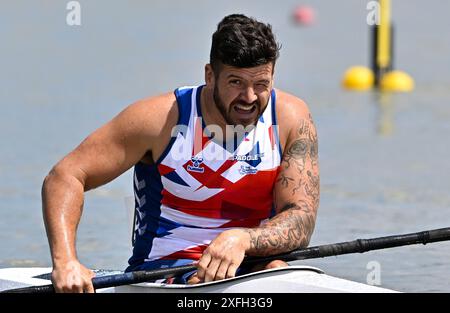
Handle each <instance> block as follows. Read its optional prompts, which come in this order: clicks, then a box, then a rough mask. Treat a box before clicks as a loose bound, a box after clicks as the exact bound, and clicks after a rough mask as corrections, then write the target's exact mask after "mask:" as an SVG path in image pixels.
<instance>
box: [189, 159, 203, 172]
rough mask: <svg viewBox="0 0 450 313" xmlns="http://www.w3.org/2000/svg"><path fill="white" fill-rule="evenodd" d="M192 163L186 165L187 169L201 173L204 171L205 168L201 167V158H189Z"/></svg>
mask: <svg viewBox="0 0 450 313" xmlns="http://www.w3.org/2000/svg"><path fill="white" fill-rule="evenodd" d="M191 162H192V165H188V166H187V170H188V171H191V172H197V173H203V172H205V168H204V167H201V164H202V163H203V158H199V157H195V156H193V157H192V158H191Z"/></svg>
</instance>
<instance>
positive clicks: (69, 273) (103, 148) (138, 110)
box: [42, 95, 177, 292]
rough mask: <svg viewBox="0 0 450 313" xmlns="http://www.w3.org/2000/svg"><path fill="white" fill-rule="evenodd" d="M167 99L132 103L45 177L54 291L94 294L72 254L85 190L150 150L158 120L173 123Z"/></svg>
mask: <svg viewBox="0 0 450 313" xmlns="http://www.w3.org/2000/svg"><path fill="white" fill-rule="evenodd" d="M170 101H172V102H173V100H172V99H171V96H169V95H167V96H161V97H159V98H157V99H155V100H146V101H141V102H138V103H136V104H133V105H131V106H130V107H128V108H127V109H125V110H124V111H123V112H121V113H120V114H119V115H118V116H117V117H115V118H114V119H113V120H111V121H110V122H109V123H107V124H106V125H104V126H103V127H101V128H99V129H98V130H96V131H95V132H94V133H92V134H91V135H90V136H89V137H87V138H86V139H85V140H84V141H83V142H82V143H81V144H80V145H79V146H78V147H77V148H76V149H75V150H73V151H72V152H71V153H70V154H68V155H67V156H66V157H64V158H63V159H62V160H61V161H60V162H58V164H57V165H55V166H54V167H53V169H52V170H51V171H50V173H49V174H48V175H47V177H46V178H45V180H44V184H43V187H42V208H43V215H44V222H45V226H46V231H47V236H48V241H49V245H50V250H51V255H52V262H53V269H54V271H53V276H52V280H53V282H54V285H55V287H56V289H57V291H78V292H82V291H83V289H84V290H88V291H92V286H91V284H90V278H91V277H92V273H90V271H88V270H87V269H86V268H84V267H83V266H81V265H80V264H79V262H78V260H77V256H76V250H75V239H76V230H77V227H78V223H79V221H80V217H81V214H82V210H83V199H84V192H85V191H88V190H90V189H93V188H96V187H98V186H101V185H103V184H106V183H108V182H109V181H111V180H113V179H114V178H116V177H117V176H119V175H121V174H122V173H123V172H125V171H126V170H128V169H129V168H130V167H131V166H133V165H134V164H135V163H137V162H138V161H139V160H140V159H141V158H142V157H143V156H144V155H145V154H146V153H147V152H148V151H150V150H152V146H151V144H152V142H156V138H157V137H158V136H160V135H161V129H163V128H164V122H161V121H165V122H166V123H172V120H176V117H175V116H174V114H171V113H170V112H169V113H167V112H163V111H164V110H161V108H163V107H168V106H170ZM167 103H169V105H167ZM175 107H176V105H175ZM166 111H170V110H166ZM175 113H177V112H175Z"/></svg>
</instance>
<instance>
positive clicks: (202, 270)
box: [196, 253, 211, 281]
mask: <svg viewBox="0 0 450 313" xmlns="http://www.w3.org/2000/svg"><path fill="white" fill-rule="evenodd" d="M210 262H211V255H209V254H208V253H204V254H203V255H202V257H201V258H200V260H199V261H198V264H197V265H196V266H197V269H198V270H197V276H198V278H199V279H200V280H201V281H203V280H204V279H205V274H206V269H207V268H208V266H209V263H210Z"/></svg>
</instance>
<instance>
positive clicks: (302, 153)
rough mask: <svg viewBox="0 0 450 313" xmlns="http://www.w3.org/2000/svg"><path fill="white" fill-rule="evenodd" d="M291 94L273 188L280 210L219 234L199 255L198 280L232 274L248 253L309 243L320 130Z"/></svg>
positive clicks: (272, 251)
mask: <svg viewBox="0 0 450 313" xmlns="http://www.w3.org/2000/svg"><path fill="white" fill-rule="evenodd" d="M287 98H288V99H286V100H287V102H289V105H286V108H287V109H286V111H284V113H283V117H282V118H281V119H280V120H282V121H283V127H284V130H283V131H284V133H283V134H286V135H285V138H286V139H285V140H286V141H285V142H286V144H285V148H284V155H283V157H282V162H281V166H280V171H279V174H278V177H277V180H276V183H275V187H274V202H275V203H274V204H275V209H276V215H275V216H274V217H273V218H272V219H270V220H269V221H267V222H266V223H265V224H263V225H261V226H259V227H256V228H241V229H232V230H227V231H224V232H222V233H221V234H220V235H219V236H217V237H216V238H215V239H214V240H213V241H212V242H211V244H210V245H209V246H208V248H207V249H206V250H205V252H204V253H203V255H202V257H201V259H200V260H199V262H198V274H197V277H195V279H193V280H192V281H193V282H198V281H211V280H220V279H223V278H226V277H233V276H234V275H235V273H236V269H237V268H238V267H239V265H240V264H241V262H242V260H243V259H244V256H245V255H252V256H267V255H274V254H279V253H284V252H288V251H291V250H293V249H297V248H301V247H306V246H307V245H308V243H309V240H310V238H311V235H312V232H313V230H314V225H315V220H316V212H317V208H318V205H319V164H318V144H317V133H316V128H315V127H314V123H313V121H312V118H311V115H310V113H309V110H308V108H307V107H306V105H305V104H304V103H303V102H302V101H301V100H299V99H297V98H295V97H293V96H289V97H287ZM280 102H281V101H280ZM281 133H282V132H281V131H280V134H281Z"/></svg>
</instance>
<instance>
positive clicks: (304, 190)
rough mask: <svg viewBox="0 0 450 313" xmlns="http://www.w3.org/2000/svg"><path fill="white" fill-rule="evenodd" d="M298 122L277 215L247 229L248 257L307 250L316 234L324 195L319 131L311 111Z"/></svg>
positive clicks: (279, 187)
mask: <svg viewBox="0 0 450 313" xmlns="http://www.w3.org/2000/svg"><path fill="white" fill-rule="evenodd" d="M296 120H297V122H296V124H294V125H295V126H294V127H293V128H292V129H291V130H290V134H289V137H288V140H287V144H286V149H285V150H284V153H283V159H282V162H281V167H280V172H279V174H278V177H277V180H276V183H275V188H274V202H275V210H276V215H275V216H274V217H273V218H272V219H270V220H269V221H268V222H267V223H265V224H264V225H262V226H260V227H258V228H253V229H247V230H246V231H247V232H248V233H249V235H250V237H251V241H250V243H251V247H250V249H249V250H247V254H248V255H254V256H266V255H273V254H278V253H284V252H288V251H291V250H294V249H298V248H303V247H307V246H308V243H309V240H310V238H311V235H312V233H313V230H314V225H315V221H316V213H317V209H318V206H319V194H320V179H319V164H318V141H317V131H316V128H315V126H314V123H313V120H312V117H311V115H310V113H309V111H307V112H306V113H303V114H301V115H300V116H298V118H297V119H296Z"/></svg>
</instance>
